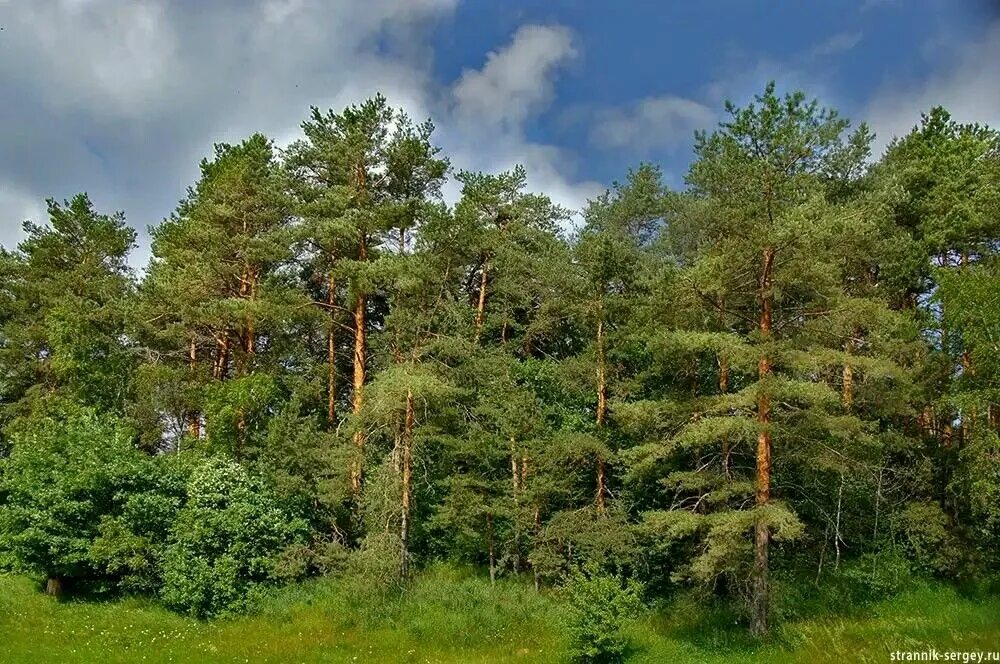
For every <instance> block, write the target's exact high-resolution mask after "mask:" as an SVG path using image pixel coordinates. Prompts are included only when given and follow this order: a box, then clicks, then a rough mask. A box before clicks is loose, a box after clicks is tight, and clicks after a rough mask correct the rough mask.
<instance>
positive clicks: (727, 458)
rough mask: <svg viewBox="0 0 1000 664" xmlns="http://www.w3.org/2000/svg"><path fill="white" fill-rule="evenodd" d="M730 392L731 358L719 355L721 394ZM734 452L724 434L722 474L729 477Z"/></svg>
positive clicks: (730, 475)
mask: <svg viewBox="0 0 1000 664" xmlns="http://www.w3.org/2000/svg"><path fill="white" fill-rule="evenodd" d="M728 393H729V360H727V359H726V358H725V357H723V356H721V355H720V356H719V394H728ZM732 457H733V453H732V449H731V448H730V445H729V436H727V435H726V434H722V474H723V475H725V476H726V478H727V479H732V477H733V458H732Z"/></svg>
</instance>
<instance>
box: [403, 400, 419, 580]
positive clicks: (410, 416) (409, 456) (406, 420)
mask: <svg viewBox="0 0 1000 664" xmlns="http://www.w3.org/2000/svg"><path fill="white" fill-rule="evenodd" d="M414 418H415V414H414V411H413V392H412V391H410V390H407V391H406V412H405V415H404V416H403V436H402V443H403V449H402V450H401V452H402V457H401V459H400V466H401V470H402V488H403V496H402V512H401V519H400V529H399V538H400V542H401V546H402V558H401V560H400V571H401V573H402V576H403V577H404V578H405V577H406V576H408V574H409V565H410V550H409V542H410V518H411V514H412V510H413V425H414Z"/></svg>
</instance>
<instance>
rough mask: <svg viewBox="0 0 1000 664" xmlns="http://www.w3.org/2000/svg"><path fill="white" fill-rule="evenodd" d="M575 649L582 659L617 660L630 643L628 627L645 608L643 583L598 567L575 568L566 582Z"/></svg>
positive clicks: (575, 656)
mask: <svg viewBox="0 0 1000 664" xmlns="http://www.w3.org/2000/svg"><path fill="white" fill-rule="evenodd" d="M566 594H567V597H568V599H569V605H570V611H569V622H568V629H569V632H570V635H571V637H572V644H571V652H572V655H573V658H574V659H576V660H578V661H585V662H591V661H617V660H619V659H621V657H622V655H623V654H624V653H625V649H626V647H627V646H628V637H627V635H626V633H625V629H626V627H627V626H628V624H629V623H630V622H631V621H632V620H633V619H634V618H635V617H636V615H637V614H638V613H639V611H640V609H641V608H642V600H641V594H642V586H641V584H639V582H637V581H635V580H631V579H630V580H627V581H626V580H623V579H622V578H620V577H617V576H611V575H608V574H605V573H603V572H601V571H599V570H598V569H597V568H595V567H590V568H587V569H586V570H580V571H577V572H575V573H574V574H573V575H572V577H571V578H570V580H569V582H568V583H567V585H566Z"/></svg>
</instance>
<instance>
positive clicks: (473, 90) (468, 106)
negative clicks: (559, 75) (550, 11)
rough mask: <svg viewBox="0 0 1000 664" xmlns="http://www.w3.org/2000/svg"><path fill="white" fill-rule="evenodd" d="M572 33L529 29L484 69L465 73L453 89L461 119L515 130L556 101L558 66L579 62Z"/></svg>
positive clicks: (489, 59) (561, 29) (540, 27)
mask: <svg viewBox="0 0 1000 664" xmlns="http://www.w3.org/2000/svg"><path fill="white" fill-rule="evenodd" d="M576 55H577V49H576V47H575V46H574V44H573V35H572V33H571V32H570V31H569V30H568V29H566V28H564V27H562V26H558V25H526V26H522V27H521V28H519V29H518V31H517V32H516V33H514V36H513V38H512V40H511V42H510V44H508V45H507V46H505V47H504V48H503V49H501V50H499V51H493V52H492V53H490V54H489V55H488V56H487V58H486V64H485V65H483V68H482V69H473V70H466V71H465V72H463V73H462V77H461V78H460V79H459V80H458V82H457V83H456V84H455V87H454V89H453V94H454V97H455V102H456V113H457V114H458V115H459V116H460V117H461V118H463V119H466V120H470V121H476V122H488V123H491V124H498V125H504V126H507V127H511V128H515V127H517V126H519V125H520V124H521V123H522V122H524V120H525V119H527V118H528V116H529V115H531V114H532V113H534V112H536V111H538V110H539V109H541V108H544V107H545V106H546V105H547V104H548V103H549V102H551V100H552V95H553V78H554V76H555V72H556V70H557V69H558V67H559V66H561V65H563V64H564V63H566V62H567V61H569V60H571V59H572V58H574V57H576Z"/></svg>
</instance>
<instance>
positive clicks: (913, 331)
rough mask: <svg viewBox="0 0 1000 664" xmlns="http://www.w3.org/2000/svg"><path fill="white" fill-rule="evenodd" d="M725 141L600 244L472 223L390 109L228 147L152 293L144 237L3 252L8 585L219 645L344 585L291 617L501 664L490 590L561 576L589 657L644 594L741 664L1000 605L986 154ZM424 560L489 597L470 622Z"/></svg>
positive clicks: (471, 200)
mask: <svg viewBox="0 0 1000 664" xmlns="http://www.w3.org/2000/svg"><path fill="white" fill-rule="evenodd" d="M725 110H726V116H725V118H724V120H723V121H722V122H721V123H720V124H719V125H718V126H717V127H715V128H714V129H712V130H707V131H704V132H699V133H698V134H697V136H696V138H695V142H694V161H693V163H692V164H691V167H690V170H689V172H688V173H687V177H686V181H685V182H686V184H685V186H684V189H683V190H680V191H670V190H669V189H668V188H667V187H666V186H665V185H664V182H663V176H662V173H661V171H660V169H659V168H658V167H656V166H655V165H651V164H642V165H639V166H638V167H637V168H635V169H632V170H629V171H628V172H627V174H626V176H625V177H624V178H623V181H621V182H616V183H614V184H613V185H612V186H611V187H610V188H609V189H608V190H607V191H606V192H605V193H603V194H601V195H599V196H597V197H595V198H594V199H593V200H591V201H589V202H588V203H587V205H586V206H585V208H584V209H583V210H582V219H581V221H582V223H581V224H580V225H578V226H577V225H576V224H570V223H569V222H570V221H571V213H570V211H568V210H565V209H563V208H562V207H560V206H559V205H557V204H555V203H554V202H553V200H552V199H551V198H550V197H549V196H548V195H547V194H546V192H537V191H533V190H532V189H531V188H530V186H529V181H530V179H529V174H528V172H527V171H526V170H525V169H524V168H523V167H521V166H513V167H512V168H511V169H510V170H508V171H505V172H500V173H474V172H459V173H457V174H456V175H455V176H454V177H455V180H456V181H457V182H458V184H459V185H460V187H461V195H460V197H459V200H458V201H457V202H456V203H455V204H454V205H451V204H448V203H445V201H444V200H443V198H442V186H443V185H444V183H445V179H446V177H447V176H448V169H449V163H448V160H447V158H446V157H445V156H444V155H443V154H442V153H441V151H440V150H439V149H438V148H437V147H436V146H435V145H434V142H433V133H434V127H433V125H432V124H431V123H430V122H429V121H428V122H423V123H419V122H414V121H413V120H411V119H410V118H409V117H407V115H406V114H405V113H403V112H402V111H401V110H399V109H397V108H394V107H392V106H391V105H390V104H389V102H388V100H387V99H386V98H385V97H383V96H381V95H378V96H376V97H374V98H372V99H369V100H367V101H365V102H363V103H360V104H357V105H354V106H350V107H348V108H345V109H342V110H340V111H339V112H338V111H335V110H329V111H321V110H319V109H312V112H311V113H310V114H309V116H308V117H307V119H306V121H305V122H303V123H302V132H303V138H302V139H301V140H298V141H294V142H292V144H291V145H289V146H288V147H287V149H284V150H278V149H276V147H275V146H274V144H273V142H272V141H271V140H270V139H268V138H267V137H265V136H263V135H260V134H255V135H253V136H250V137H248V138H247V139H245V140H242V141H239V142H235V143H233V144H220V145H217V146H215V147H214V149H213V150H212V151H211V153H210V155H209V156H208V158H206V159H204V160H203V161H202V162H201V164H200V173H199V177H198V180H197V182H195V183H194V184H193V185H192V186H191V188H190V189H189V190H188V192H187V194H186V196H185V197H184V199H183V200H182V201H181V202H180V203H179V205H178V206H177V209H176V211H175V212H174V214H172V215H171V216H170V218H168V219H166V220H164V221H163V222H162V223H160V224H159V225H157V226H156V227H154V228H153V229H152V230H151V236H152V246H151V249H152V258H151V261H150V264H149V266H148V269H147V270H146V271H145V272H143V274H142V276H141V278H140V279H137V278H136V275H135V274H133V272H132V271H131V270H130V268H129V266H128V262H127V253H128V251H129V249H130V248H131V247H132V245H133V244H134V242H135V232H134V231H132V230H131V229H130V228H129V227H128V226H127V225H126V224H125V221H124V218H123V217H122V215H121V214H115V215H103V214H99V213H98V212H97V211H95V210H94V208H93V206H92V204H91V203H90V201H89V200H88V199H87V197H86V196H84V195H80V196H76V197H74V198H73V199H71V200H70V201H66V202H65V203H56V202H50V204H49V210H48V213H49V223H48V224H47V225H41V224H32V223H29V224H28V225H26V227H25V230H26V238H25V240H24V241H23V242H21V243H20V244H19V245H18V247H17V248H16V249H15V250H13V251H6V250H4V251H0V565H3V566H4V567H5V568H13V569H17V570H22V571H25V572H29V573H31V574H35V575H45V576H47V577H51V579H52V580H53V581H58V580H59V579H63V580H65V581H66V582H67V584H75V585H77V586H78V587H79V588H80V589H83V590H87V591H112V590H114V591H118V592H127V593H135V594H146V595H158V596H159V597H160V598H161V599H162V600H163V601H164V602H165V603H166V604H167V605H169V606H171V607H173V608H175V609H178V610H180V611H183V612H186V613H189V614H191V615H194V616H199V617H209V616H215V615H223V614H233V613H238V612H240V611H243V610H246V609H248V608H250V607H251V606H254V605H258V604H259V603H260V602H259V601H258V600H262V598H265V597H266V596H268V595H269V593H270V592H271V589H272V587H274V586H279V585H281V584H283V583H286V582H290V581H300V580H302V579H304V578H305V577H310V576H318V575H331V576H336V577H338V578H337V580H336V581H329V582H324V583H318V584H315V585H310V586H303V587H298V588H293V589H290V590H288V591H287V592H288V593H290V594H291V595H294V594H295V593H297V592H303V593H306V592H308V591H307V590H304V589H303V588H306V587H309V588H332V587H334V586H336V587H337V588H338V590H336V591H333V590H330V591H329V592H330V593H332V594H331V596H333V595H334V594H335V595H336V596H337V601H338V602H342V603H343V604H345V605H350V606H351V608H350V609H349V611H348V615H351V616H354V617H355V618H356V619H357V620H358V621H361V622H364V621H366V620H369V619H371V620H373V622H367V623H365V625H366V626H371V625H376V624H378V625H382V626H381V627H377V628H378V629H388V628H387V627H385V624H384V623H377V621H374V618H373V616H375V617H381V618H383V619H385V620H388V621H389V623H392V624H395V625H400V624H403V623H406V622H407V620H409V621H411V622H409V623H407V624H412V625H416V626H415V627H413V632H412V634H411V635H410V636H409V637H407V638H408V639H409V641H407V644H408V645H412V644H413V643H420V637H421V636H427V635H433V632H434V630H435V629H440V630H442V631H448V630H449V629H450V630H451V633H460V632H461V631H462V629H464V630H465V631H466V632H468V633H469V634H471V635H474V636H470V637H469V639H470V642H469V644H470V648H471V650H470V651H469V652H475V654H476V656H479V654H480V650H477V649H476V648H474V647H473V646H474V645H475V644H474V643H473V641H475V640H478V641H482V640H484V639H487V636H486V632H484V631H483V630H484V629H485V627H484V628H483V629H479V626H478V625H475V624H472V621H473V618H475V619H477V620H481V621H482V622H483V624H484V625H486V624H489V620H488V619H487V617H485V616H484V615H483V614H482V612H481V611H479V612H477V610H476V609H474V607H472V604H474V603H475V602H477V601H479V602H484V603H485V604H487V605H490V606H498V607H501V608H498V611H500V612H501V613H502V614H503V615H502V616H501V618H502V620H501V618H497V619H496V620H497V621H499V622H503V624H504V625H505V626H506V627H504V629H508V628H510V627H511V626H512V625H513V626H516V627H518V628H521V629H525V633H526V634H527V633H534V632H531V630H529V629H527V628H526V627H525V625H526V624H527V623H528V622H530V621H529V620H528V618H527V617H525V616H526V615H527V614H517V615H516V616H514V615H513V614H512V613H511V612H510V611H509V610H508V609H505V608H502V607H503V606H504V605H505V602H506V600H505V599H503V597H505V596H502V595H498V594H495V593H498V592H500V591H498V590H496V588H498V587H503V588H507V589H508V590H510V589H511V588H514V587H515V586H514V585H510V584H516V583H519V581H517V580H518V579H522V577H523V578H524V579H527V580H530V581H531V582H533V585H535V586H536V588H537V589H538V590H539V591H541V593H540V597H545V588H546V587H547V586H550V585H559V584H562V583H563V582H566V581H567V579H570V580H569V582H568V590H567V594H566V597H568V598H570V600H571V601H570V602H569V604H570V605H571V606H572V607H574V608H573V609H572V611H573V615H574V618H573V620H574V621H575V622H574V623H573V624H574V625H575V626H574V627H573V630H574V634H575V638H576V642H577V645H576V648H577V654H578V655H580V656H587V657H592V658H598V657H599V656H616V655H621V654H622V652H624V651H623V650H622V649H623V648H624V647H625V643H626V637H625V634H626V632H627V631H628V630H627V629H626V627H625V623H626V622H627V620H626V617H627V616H628V615H629V614H630V612H631V611H632V609H633V608H634V603H635V602H636V601H638V600H637V599H636V597H637V595H638V585H637V584H641V585H642V587H643V588H644V589H645V591H647V592H648V595H649V596H650V598H652V599H656V600H667V599H668V598H671V597H674V598H678V599H676V602H677V606H680V605H682V604H684V603H685V602H690V603H691V604H692V606H693V604H694V603H697V604H698V606H700V607H702V608H704V609H705V611H704V614H703V615H704V617H705V620H706V624H708V625H711V626H713V627H712V629H710V630H708V631H709V632H710V635H709V636H707V637H705V638H706V639H708V641H711V642H712V643H713V644H715V645H719V644H728V645H726V647H730V646H733V644H736V646H738V647H749V645H747V644H750V643H751V642H750V641H748V640H747V639H746V638H744V637H740V636H733V634H732V633H730V632H731V631H732V627H730V625H732V624H734V623H742V622H744V618H746V617H747V615H750V616H751V618H752V621H753V628H754V629H755V631H757V632H763V631H764V629H765V627H766V625H764V624H763V623H764V622H765V621H764V618H766V616H767V615H768V614H769V613H771V614H773V615H774V616H776V617H778V618H781V619H784V620H798V619H806V618H810V619H811V616H814V615H818V614H819V613H821V612H822V613H832V612H834V611H835V607H836V605H837V603H838V602H840V603H845V602H846V603H850V604H852V605H859V606H861V605H867V604H868V603H870V602H873V601H875V600H876V599H877V598H878V597H880V596H882V595H886V594H892V593H896V592H898V591H900V590H902V589H904V588H907V587H910V586H911V585H913V583H911V582H913V579H914V578H915V575H936V576H940V577H945V578H948V579H952V580H956V581H961V582H968V581H982V580H984V579H985V578H987V576H988V570H990V569H991V568H992V567H996V564H997V563H998V562H1000V559H998V553H997V552H998V551H1000V508H998V505H1000V466H998V458H1000V455H998V449H1000V437H998V435H1000V429H998V422H1000V419H998V417H1000V415H998V414H1000V391H998V389H997V387H996V386H997V385H1000V373H998V372H1000V363H998V360H997V358H998V357H1000V352H998V348H997V343H996V339H997V338H998V337H1000V327H998V325H1000V318H998V314H997V312H998V310H1000V307H998V306H997V304H998V301H997V293H998V292H1000V280H998V274H1000V262H998V254H997V249H998V247H1000V241H998V233H1000V230H998V228H1000V227H998V224H997V219H1000V214H998V211H1000V187H998V186H997V182H1000V177H998V175H1000V158H998V155H1000V139H998V134H997V132H996V131H995V130H993V129H990V128H988V127H984V126H980V125H965V124H960V123H957V122H955V121H954V120H952V119H951V117H950V116H949V115H948V113H947V112H946V111H944V110H943V109H932V110H931V111H930V112H929V113H928V114H927V115H926V116H924V118H923V119H922V121H921V123H920V125H919V126H918V127H916V128H914V130H913V131H911V132H910V133H909V134H908V135H907V136H905V137H902V138H900V139H897V140H895V141H893V142H892V143H891V144H890V146H889V148H888V150H887V152H886V153H885V154H884V155H882V156H880V157H879V158H878V159H877V160H875V161H874V162H873V161H872V160H871V159H870V154H869V149H870V145H871V141H872V136H871V134H870V132H869V131H868V130H867V128H866V127H865V126H864V125H863V124H862V125H860V126H859V127H858V128H857V129H856V130H854V131H849V122H848V121H847V120H846V119H845V118H842V117H841V116H840V115H839V114H838V113H837V112H836V111H835V110H833V109H828V108H823V107H821V106H820V105H819V104H818V103H817V102H816V101H810V100H809V99H808V98H807V97H806V96H805V94H804V93H801V92H791V93H789V94H784V95H782V94H780V93H779V92H778V88H777V86H776V85H775V84H774V83H771V84H769V85H767V86H766V87H765V88H764V90H763V92H762V94H760V95H757V96H755V97H753V99H751V100H749V101H748V103H746V104H744V105H736V104H727V106H726V109H725ZM570 228H572V229H573V230H572V232H570ZM71 403H72V404H76V405H72V406H71V405H67V404H71ZM435 561H462V562H465V563H471V564H474V565H477V566H481V567H483V568H488V570H489V578H490V583H491V584H494V585H489V586H488V585H486V583H485V580H484V579H478V578H453V575H452V576H449V575H448V574H445V575H444V576H446V577H448V578H447V579H445V581H447V583H446V584H445V585H448V586H449V587H459V588H460V591H461V596H460V599H457V600H455V602H453V603H451V604H449V603H448V601H447V598H444V597H443V596H439V595H435V594H434V591H433V590H430V589H428V587H427V582H426V581H422V580H421V579H422V575H421V568H425V567H427V566H429V565H433V564H434V563H435ZM581 566H584V567H586V569H587V570H588V572H586V573H576V574H574V572H573V570H574V569H577V568H578V567H581ZM598 570H600V571H598ZM609 574H614V575H615V576H608V575H609ZM483 576H485V573H484V574H483ZM768 579H772V580H773V581H774V583H773V586H772V587H768V586H769V583H770V582H769V581H768ZM362 582H363V583H364V584H366V585H365V586H364V587H362V585H361V584H362ZM326 583H329V584H332V585H325V584H326ZM443 583H444V582H443ZM505 584H506V585H505ZM58 585H59V584H58V583H56V584H53V587H54V588H55V587H57V586H58ZM970 585H976V584H970ZM980 585H982V584H980ZM345 589H346V590H345ZM372 591H374V592H372ZM318 592H325V591H322V590H321V591H318ZM512 592H515V595H517V596H518V597H521V599H524V598H525V597H526V595H525V594H524V593H525V592H526V590H525V589H522V588H520V586H517V590H516V591H512ZM407 593H411V594H409V595H408V594H407ZM412 593H416V594H415V595H413V594H412ZM421 593H424V594H421ZM352 594H353V595H359V596H362V597H361V598H360V599H358V598H353V599H352V598H351V597H350V596H351V595H352ZM281 596H282V597H287V596H290V595H281ZM412 597H416V599H409V598H412ZM427 597H433V600H430V599H427ZM531 597H533V598H534V599H530V600H528V599H525V600H524V601H525V602H527V603H529V604H530V606H532V607H536V608H537V610H538V611H540V612H542V613H543V614H544V615H545V616H546V620H547V621H548V623H553V624H554V622H555V617H556V614H558V613H561V612H562V610H563V607H557V608H553V606H554V605H548V604H545V602H547V601H548V600H546V599H539V598H538V597H536V596H534V595H532V596H531ZM682 598H687V599H682ZM425 600H426V606H434V607H438V606H439V605H442V604H447V605H448V607H449V610H450V611H452V613H447V612H437V613H434V614H433V615H429V616H420V617H419V618H413V617H412V616H409V617H406V619H405V620H404V616H403V612H404V611H406V610H420V609H421V608H423V607H424V606H425V604H422V602H425ZM800 600H801V601H800ZM380 602H382V603H384V607H385V608H383V604H380ZM408 602H409V603H408ZM772 602H773V604H774V607H773V610H771V606H770V604H771V603H772ZM264 603H265V604H266V603H267V602H266V601H265V602H264ZM279 603H280V600H279ZM463 603H465V604H464V605H463ZM796 604H801V605H802V606H804V607H806V608H804V609H802V610H801V611H799V610H798V609H796V608H794V606H795V605H796ZM543 605H544V606H543ZM400 607H403V608H400ZM456 607H457V609H458V611H459V612H460V613H462V615H461V616H460V617H454V615H455V611H454V610H455V609H456ZM748 609H750V612H749V614H748ZM355 610H357V614H353V613H350V611H355ZM433 611H438V609H437V608H435V609H433ZM691 613H698V612H697V611H694V610H692V611H691ZM358 616H363V617H358ZM442 616H444V617H442ZM470 616H471V617H470ZM504 616H506V617H504ZM512 616H513V617H512ZM355 618H352V619H355ZM289 619H290V620H291V619H292V618H289ZM338 619H339V618H338ZM651 619H652V618H651ZM463 621H465V623H464V624H463ZM505 621H506V622H505ZM548 623H545V624H548ZM456 625H459V626H460V627H461V629H458V628H456ZM350 629H351V628H350V626H348V627H345V628H344V630H342V633H344V632H350ZM498 629H500V628H498ZM684 629H686V630H687V631H686V632H684V633H685V634H688V635H689V637H685V638H689V640H691V641H692V642H697V637H695V636H690V635H691V634H692V633H693V632H695V631H697V630H696V628H695V627H693V626H690V625H689V626H688V627H685V628H684ZM726 630H730V631H726ZM681 631H683V630H681ZM778 631H779V632H780V631H781V630H780V629H779V630H778ZM504 633H505V634H506V633H507V632H504ZM491 638H492V637H491ZM504 638H506V637H504ZM561 638H562V637H561V636H560V637H558V638H556V637H553V638H552V639H550V641H549V642H550V643H552V644H557V643H562V641H560V639H561ZM777 638H780V634H779V635H778V636H777ZM713 639H714V641H713ZM741 639H742V640H741ZM637 642H638V641H637ZM505 643H506V642H505ZM699 643H700V642H699ZM736 646H734V647H736ZM561 647H562V646H561V645H553V646H552V648H553V650H552V652H553V653H554V654H553V655H552V656H553V657H557V656H559V655H563V654H565V653H563V651H562V650H558V649H559V648H561ZM588 648H592V650H588ZM557 650H558V653H557ZM449 652H451V651H449ZM670 652H671V653H673V654H676V653H677V649H676V648H674V649H673V650H672V651H670ZM397 654H398V653H397ZM687 654H690V652H687Z"/></svg>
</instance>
